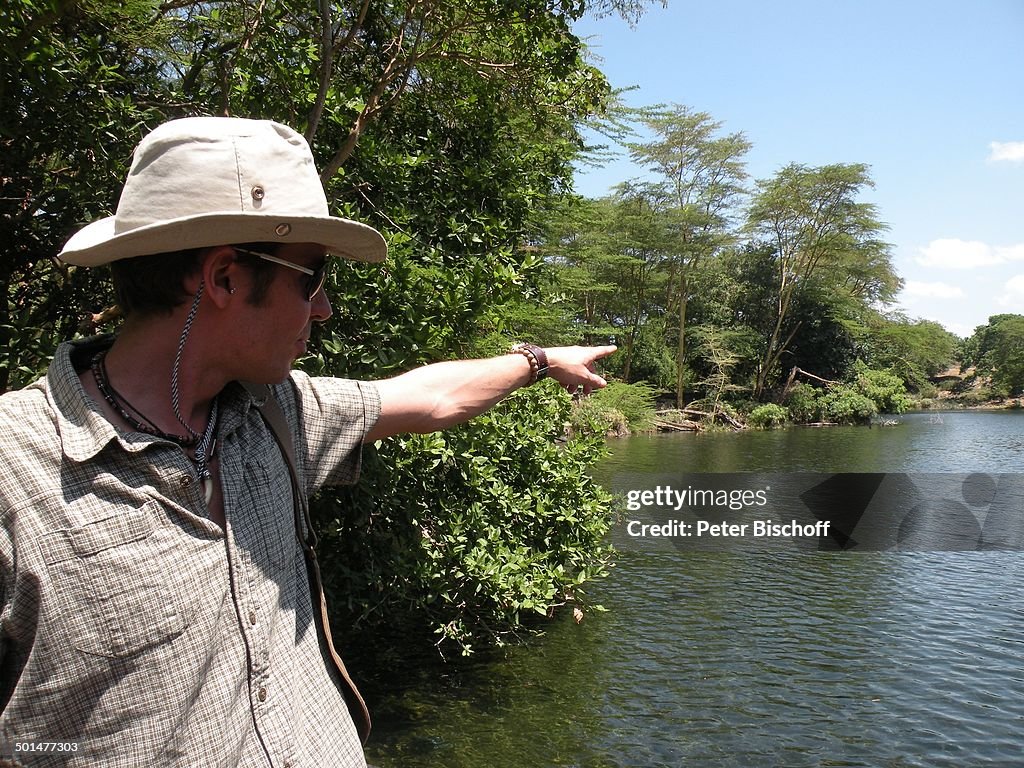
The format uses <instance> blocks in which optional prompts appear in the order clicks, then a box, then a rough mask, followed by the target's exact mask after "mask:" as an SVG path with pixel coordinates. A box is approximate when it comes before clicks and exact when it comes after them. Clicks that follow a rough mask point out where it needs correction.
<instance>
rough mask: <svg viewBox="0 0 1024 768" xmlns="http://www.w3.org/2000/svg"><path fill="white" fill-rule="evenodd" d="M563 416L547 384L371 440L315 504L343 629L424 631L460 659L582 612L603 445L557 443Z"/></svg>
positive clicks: (564, 403) (594, 549)
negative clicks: (595, 472) (459, 416)
mask: <svg viewBox="0 0 1024 768" xmlns="http://www.w3.org/2000/svg"><path fill="white" fill-rule="evenodd" d="M571 407H572V405H571V398H570V397H569V396H568V395H567V394H566V393H565V392H564V391H562V390H561V389H560V388H559V387H558V386H557V385H556V384H554V383H553V382H547V384H546V385H538V386H535V387H530V388H528V389H524V390H520V391H519V392H517V393H516V394H515V395H513V396H511V397H510V398H508V399H507V400H506V401H504V402H503V403H501V404H499V405H498V406H497V407H495V408H494V409H492V410H491V411H489V412H488V413H487V414H485V415H483V416H480V417H478V418H476V419H474V420H473V421H472V422H470V423H469V424H467V425H464V426H462V427H459V428H456V429H453V430H449V431H446V432H444V433H433V434H429V435H414V436H408V437H403V438H396V439H391V440H388V441H385V442H384V443H382V444H381V445H380V447H379V449H378V450H377V451H368V455H367V456H366V458H365V466H364V470H363V477H362V478H361V480H360V482H359V485H358V486H357V487H356V488H354V489H339V490H337V491H331V492H330V493H324V494H323V495H322V498H320V499H319V500H318V503H317V504H316V516H317V520H318V522H319V527H320V528H321V529H322V530H323V531H324V533H325V539H324V544H323V546H324V549H325V551H330V552H331V553H332V554H331V556H330V557H325V558H323V559H324V567H325V568H326V569H327V570H328V582H329V584H330V585H331V587H330V588H331V591H332V593H333V594H332V595H330V597H331V598H332V599H331V604H332V606H334V607H335V609H336V611H337V613H338V614H340V615H341V616H342V617H343V619H344V622H345V625H351V626H352V627H353V630H352V631H353V632H365V631H372V628H373V627H374V626H375V625H380V624H385V625H387V624H390V623H392V622H395V621H402V622H406V623H407V624H408V626H409V631H410V632H411V631H412V629H413V628H414V627H417V626H419V627H429V628H430V629H431V630H432V631H433V632H434V633H435V634H436V635H438V641H437V642H438V645H439V647H442V648H446V647H448V646H449V645H451V646H454V647H456V648H458V649H460V650H461V651H462V652H463V653H468V652H470V651H471V650H472V648H473V646H474V644H475V643H476V642H478V641H486V642H492V641H498V642H502V641H504V640H505V639H507V638H508V637H509V636H510V635H514V633H515V632H516V631H517V630H518V629H519V628H521V625H522V624H523V623H524V622H526V621H527V619H528V617H530V616H535V617H540V616H546V615H549V614H550V613H551V612H552V611H553V610H555V609H557V608H558V607H560V606H563V605H566V604H570V605H582V604H585V603H586V594H585V588H584V585H585V584H586V583H587V582H588V581H590V580H591V579H594V578H596V577H598V576H600V575H602V574H603V573H604V571H605V568H606V566H607V563H608V560H609V557H610V554H611V550H610V549H609V546H608V544H607V543H606V541H605V537H606V534H607V532H608V530H609V526H610V524H611V517H610V514H611V513H610V505H609V497H608V495H607V494H606V493H605V492H604V491H603V490H602V489H601V488H600V487H598V486H597V485H595V484H594V483H593V481H591V480H590V478H589V477H588V475H587V468H588V467H589V466H590V464H591V463H592V462H593V461H594V460H595V459H596V458H597V456H598V455H599V453H600V452H601V450H602V445H603V441H602V440H601V439H600V438H597V437H587V436H577V437H574V438H572V439H569V440H567V441H566V442H564V443H562V442H560V441H561V440H562V437H563V431H564V429H565V425H566V423H567V422H568V421H569V418H570V411H571Z"/></svg>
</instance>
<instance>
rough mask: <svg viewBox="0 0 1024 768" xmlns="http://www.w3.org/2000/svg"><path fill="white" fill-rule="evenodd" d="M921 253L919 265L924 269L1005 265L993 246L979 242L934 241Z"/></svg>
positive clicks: (918, 258) (922, 249)
mask: <svg viewBox="0 0 1024 768" xmlns="http://www.w3.org/2000/svg"><path fill="white" fill-rule="evenodd" d="M920 251H921V255H920V256H918V257H917V263H918V264H920V265H921V266H924V267H938V268H940V269H975V268H977V267H991V266H994V265H995V264H1002V263H1003V258H1002V257H1001V256H1000V255H999V254H997V253H996V252H995V249H993V248H992V246H990V245H988V244H987V243H982V242H979V241H977V240H956V239H940V240H932V241H931V242H930V243H928V245H926V246H925V247H924V248H921V249H920Z"/></svg>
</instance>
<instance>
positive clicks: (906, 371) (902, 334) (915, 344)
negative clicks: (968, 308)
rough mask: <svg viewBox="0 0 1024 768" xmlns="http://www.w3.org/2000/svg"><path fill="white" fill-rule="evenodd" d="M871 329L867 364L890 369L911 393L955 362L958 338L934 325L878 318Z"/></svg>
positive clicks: (923, 321) (928, 322) (925, 321)
mask: <svg viewBox="0 0 1024 768" xmlns="http://www.w3.org/2000/svg"><path fill="white" fill-rule="evenodd" d="M871 326H872V327H871V330H870V333H869V336H870V341H869V348H870V353H869V356H868V362H869V363H870V364H871V365H872V366H873V367H876V368H887V369H890V370H892V371H893V372H894V373H896V374H897V375H898V376H899V377H900V378H901V379H902V380H903V382H904V383H905V384H906V385H907V386H908V387H911V388H913V389H915V390H922V389H923V388H924V387H926V386H927V383H928V378H929V377H931V376H935V375H937V374H938V373H940V372H941V371H943V370H945V369H946V368H947V367H949V365H950V364H951V363H952V362H953V360H954V359H956V355H957V347H958V339H957V337H956V336H955V335H953V334H952V333H950V332H949V331H947V330H946V329H945V328H943V327H942V326H941V325H939V324H938V323H934V322H931V321H928V320H918V321H916V322H910V321H908V320H906V319H904V318H902V317H897V318H895V319H894V320H888V319H886V318H883V317H881V316H879V317H878V318H877V319H876V320H875V321H874V322H873V323H872V324H871Z"/></svg>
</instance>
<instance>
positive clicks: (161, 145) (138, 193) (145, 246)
mask: <svg viewBox="0 0 1024 768" xmlns="http://www.w3.org/2000/svg"><path fill="white" fill-rule="evenodd" d="M253 242H274V243H316V244H319V245H322V246H323V247H324V251H325V253H327V254H328V255H331V256H340V257H342V258H346V259H353V260H356V261H369V262H380V261H383V260H384V259H385V258H386V256H387V251H388V249H387V243H386V242H385V241H384V238H383V237H382V236H381V234H380V232H378V231H377V230H375V229H374V228H373V227H369V226H366V225H365V224H360V223H359V222H356V221H351V220H349V219H344V218H339V217H336V216H331V214H330V209H329V208H328V205H327V196H326V195H325V194H324V188H323V184H321V182H320V176H319V174H317V172H316V166H315V165H314V163H313V153H312V152H311V151H310V149H309V144H308V143H306V140H305V139H304V138H303V137H302V136H301V135H299V134H298V133H296V132H295V131H293V130H292V129H291V128H289V127H287V126H285V125H281V124H280V123H275V122H272V121H269V120H249V119H245V118H238V117H187V118H183V119H180V120H172V121H170V122H169V123H165V124H163V125H161V126H159V127H158V128H156V129H155V130H153V132H152V133H150V134H149V135H148V136H146V137H145V138H144V139H143V140H142V141H141V142H140V143H139V145H138V147H137V148H136V150H135V153H134V155H133V157H132V163H131V169H130V170H129V172H128V178H127V179H126V180H125V184H124V188H123V189H122V191H121V198H120V200H119V202H118V205H117V213H116V214H115V215H114V216H106V217H104V218H102V219H98V220H96V221H93V222H91V223H89V224H87V225H85V226H84V227H82V228H81V229H80V230H78V231H77V232H76V233H75V234H73V235H72V236H71V238H70V239H69V240H68V241H67V243H65V244H64V248H63V249H62V250H61V252H60V258H61V260H62V261H64V262H66V263H68V264H77V265H80V266H87V267H92V266H97V265H99V264H109V263H110V262H112V261H117V260H118V259H128V258H132V257H135V256H143V255H146V254H154V253H171V252H174V251H180V250H182V249H187V248H209V247H215V246H220V245H232V244H235V243H253Z"/></svg>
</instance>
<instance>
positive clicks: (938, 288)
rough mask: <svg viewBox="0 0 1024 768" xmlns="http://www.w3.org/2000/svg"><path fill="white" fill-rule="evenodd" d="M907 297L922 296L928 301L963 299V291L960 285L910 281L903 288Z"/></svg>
mask: <svg viewBox="0 0 1024 768" xmlns="http://www.w3.org/2000/svg"><path fill="white" fill-rule="evenodd" d="M903 292H904V293H905V294H906V295H907V296H915V297H917V296H920V297H923V298H927V299H959V298H961V297H963V295H964V292H963V289H962V288H961V287H960V286H959V285H948V284H946V283H922V282H919V281H916V280H909V281H908V282H907V284H906V286H904V288H903Z"/></svg>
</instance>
